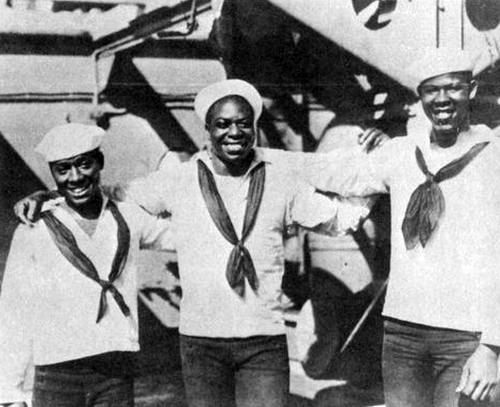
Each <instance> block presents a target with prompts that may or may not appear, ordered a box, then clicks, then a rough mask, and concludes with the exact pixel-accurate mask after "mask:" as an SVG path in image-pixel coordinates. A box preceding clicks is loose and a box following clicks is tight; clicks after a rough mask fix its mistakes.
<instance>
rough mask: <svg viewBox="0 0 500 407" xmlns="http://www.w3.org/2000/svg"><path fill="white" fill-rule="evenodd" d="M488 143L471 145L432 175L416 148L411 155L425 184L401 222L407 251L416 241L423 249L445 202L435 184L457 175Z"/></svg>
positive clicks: (409, 203)
mask: <svg viewBox="0 0 500 407" xmlns="http://www.w3.org/2000/svg"><path fill="white" fill-rule="evenodd" d="M488 144H489V142H488V141H486V142H483V143H478V144H476V145H474V146H473V147H472V148H471V149H470V150H469V151H467V152H466V153H465V154H464V155H462V156H461V157H460V158H457V159H455V160H453V161H451V162H450V163H448V164H446V165H445V166H444V167H443V168H441V169H440V170H439V171H438V172H437V173H436V174H435V175H434V174H432V173H431V172H430V171H429V169H428V168H427V164H426V163H425V160H424V155H423V154H422V151H421V150H420V148H418V147H417V148H416V149H415V156H416V159H417V164H418V167H419V168H420V170H421V171H422V172H423V173H424V175H425V177H426V181H425V182H423V183H422V184H420V185H419V186H418V187H417V188H416V189H415V191H413V193H412V195H411V197H410V201H409V202H408V206H407V207H406V213H405V217H404V220H403V225H402V231H403V236H404V239H405V245H406V249H407V250H411V249H413V248H415V247H416V246H417V244H418V242H420V244H421V245H422V247H425V245H426V243H427V242H428V241H429V238H430V236H431V234H432V233H433V232H434V230H435V229H436V227H437V225H438V222H439V219H440V218H441V216H442V214H443V212H444V208H445V203H444V196H443V192H442V191H441V188H440V187H439V183H440V182H442V181H446V180H447V179H450V178H453V177H454V176H456V175H458V174H459V173H460V172H461V171H462V170H463V169H464V168H465V167H466V166H467V165H468V164H469V163H470V162H471V161H472V160H473V159H474V158H475V157H476V156H477V155H478V154H479V153H480V152H481V151H482V150H483V149H484V148H485V147H486V146H487V145H488Z"/></svg>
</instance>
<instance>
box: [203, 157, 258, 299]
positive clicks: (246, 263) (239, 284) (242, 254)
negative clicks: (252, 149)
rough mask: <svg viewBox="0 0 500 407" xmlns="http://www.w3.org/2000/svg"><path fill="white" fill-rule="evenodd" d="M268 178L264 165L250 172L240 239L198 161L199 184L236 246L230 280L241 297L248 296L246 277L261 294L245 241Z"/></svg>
mask: <svg viewBox="0 0 500 407" xmlns="http://www.w3.org/2000/svg"><path fill="white" fill-rule="evenodd" d="M265 178H266V167H265V165H264V163H263V162H261V163H259V164H257V165H256V166H255V167H254V168H253V169H252V170H251V171H250V186H249V189H248V198H247V206H246V209H245V217H244V221H243V231H242V232H241V238H240V239H238V235H237V234H236V231H235V230H234V226H233V224H232V222H231V218H230V217H229V214H228V212H227V209H226V207H225V205H224V202H223V201H222V198H221V196H220V194H219V191H218V190H217V185H216V183H215V179H214V176H213V174H212V172H211V171H210V170H209V169H208V167H207V165H206V164H205V163H204V162H203V161H202V160H198V182H199V184H200V189H201V193H202V195H203V199H204V200H205V204H206V205H207V209H208V212H209V213H210V216H211V218H212V220H213V221H214V223H215V226H216V227H217V229H218V230H219V232H221V234H222V236H224V238H225V239H226V240H227V241H228V242H229V243H231V244H232V245H234V247H233V250H231V253H230V255H229V259H228V261H227V266H226V278H227V281H228V283H229V286H230V287H231V288H232V289H233V290H234V291H235V292H236V293H237V294H238V295H239V296H240V297H244V296H245V277H246V279H247V280H248V283H249V284H250V287H252V289H253V290H254V291H257V289H258V287H259V280H258V278H257V273H256V271H255V266H254V264H253V261H252V257H251V256H250V252H249V251H248V249H247V248H246V247H245V240H246V239H247V237H248V236H249V234H250V232H251V231H252V229H253V226H254V224H255V220H256V218H257V212H258V211H259V206H260V203H261V201H262V194H263V193H264V183H265Z"/></svg>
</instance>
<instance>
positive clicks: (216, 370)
mask: <svg viewBox="0 0 500 407" xmlns="http://www.w3.org/2000/svg"><path fill="white" fill-rule="evenodd" d="M180 347H181V359H182V374H183V378H184V385H185V388H186V396H187V401H188V405H189V406H190V407H215V406H217V407H234V406H237V407H285V406H286V405H287V398H288V390H289V365H288V348H287V343H286V337H285V335H279V336H254V337H249V338H229V339H226V338H204V337H193V336H186V335H181V336H180Z"/></svg>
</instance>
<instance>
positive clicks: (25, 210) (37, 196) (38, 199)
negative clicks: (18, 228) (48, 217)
mask: <svg viewBox="0 0 500 407" xmlns="http://www.w3.org/2000/svg"><path fill="white" fill-rule="evenodd" d="M51 197H52V196H51V192H49V191H37V192H34V193H33V194H31V195H28V196H27V197H25V198H23V199H21V200H20V201H18V202H16V204H15V205H14V214H15V215H16V216H17V218H18V219H19V220H20V221H21V222H22V223H24V224H25V225H29V226H33V224H34V222H36V221H37V220H38V219H39V218H40V211H41V209H42V206H43V203H44V202H45V201H48V200H49V199H51Z"/></svg>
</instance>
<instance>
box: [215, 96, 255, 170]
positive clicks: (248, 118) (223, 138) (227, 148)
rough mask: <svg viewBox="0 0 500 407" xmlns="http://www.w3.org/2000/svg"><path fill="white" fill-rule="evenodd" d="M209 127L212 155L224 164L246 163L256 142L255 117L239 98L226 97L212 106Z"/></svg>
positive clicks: (246, 104) (248, 106)
mask: <svg viewBox="0 0 500 407" xmlns="http://www.w3.org/2000/svg"><path fill="white" fill-rule="evenodd" d="M206 127H207V130H208V132H209V134H210V144H211V147H212V152H213V154H214V155H215V156H216V157H217V158H218V159H219V160H220V161H221V162H223V163H225V164H229V165H235V164H238V163H239V162H244V161H245V160H246V159H247V158H248V156H249V154H250V153H251V151H252V148H253V144H254V141H255V129H254V114H253V110H252V107H251V106H250V104H249V103H248V102H247V101H246V100H245V99H243V98H242V97H240V96H227V97H225V98H223V99H221V100H219V101H217V102H215V103H214V104H213V106H212V107H211V108H210V109H209V111H208V113H207V120H206Z"/></svg>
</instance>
